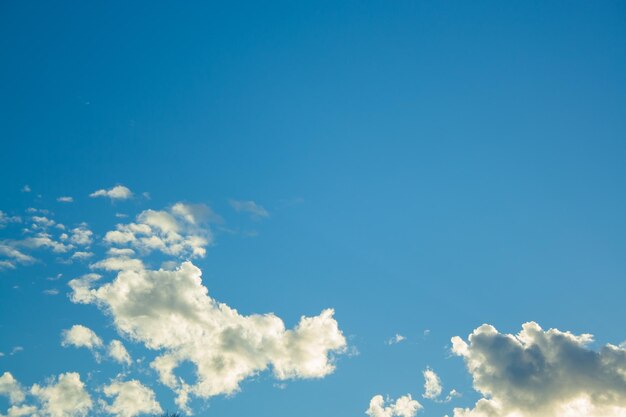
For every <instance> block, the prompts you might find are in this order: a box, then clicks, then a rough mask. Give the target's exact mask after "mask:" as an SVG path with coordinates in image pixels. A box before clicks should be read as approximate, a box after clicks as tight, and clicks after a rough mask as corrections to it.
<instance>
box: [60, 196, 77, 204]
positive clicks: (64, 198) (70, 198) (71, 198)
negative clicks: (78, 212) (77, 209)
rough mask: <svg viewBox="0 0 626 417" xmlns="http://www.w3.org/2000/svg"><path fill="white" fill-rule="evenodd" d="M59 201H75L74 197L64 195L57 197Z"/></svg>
mask: <svg viewBox="0 0 626 417" xmlns="http://www.w3.org/2000/svg"><path fill="white" fill-rule="evenodd" d="M57 201H58V202H59V203H73V202H74V198H73V197H68V196H64V197H59V198H57Z"/></svg>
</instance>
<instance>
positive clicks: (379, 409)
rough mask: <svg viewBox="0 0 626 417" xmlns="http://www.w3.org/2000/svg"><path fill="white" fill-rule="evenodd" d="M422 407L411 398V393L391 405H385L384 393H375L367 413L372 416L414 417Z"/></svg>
mask: <svg viewBox="0 0 626 417" xmlns="http://www.w3.org/2000/svg"><path fill="white" fill-rule="evenodd" d="M421 409H422V405H421V404H420V403H419V402H417V401H416V400H414V399H413V398H411V394H407V395H403V396H402V397H400V398H398V399H397V400H396V402H395V403H393V402H392V403H391V404H389V405H385V399H384V398H383V396H382V395H375V396H374V397H372V399H371V400H370V405H369V408H368V409H367V411H365V414H367V415H368V416H370V417H395V416H397V417H414V416H415V415H416V414H417V412H418V411H419V410H421Z"/></svg>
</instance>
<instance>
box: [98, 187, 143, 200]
mask: <svg viewBox="0 0 626 417" xmlns="http://www.w3.org/2000/svg"><path fill="white" fill-rule="evenodd" d="M132 196H133V193H132V191H130V190H129V189H128V188H127V187H124V186H123V185H116V186H115V187H113V188H110V189H108V190H105V189H101V190H98V191H94V192H93V193H91V194H89V197H91V198H96V197H108V198H110V199H111V200H126V199H128V198H131V197H132Z"/></svg>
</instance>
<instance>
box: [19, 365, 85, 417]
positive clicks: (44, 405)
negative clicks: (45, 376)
mask: <svg viewBox="0 0 626 417" xmlns="http://www.w3.org/2000/svg"><path fill="white" fill-rule="evenodd" d="M30 392H31V394H32V395H34V396H35V397H37V398H38V400H39V402H40V404H41V407H40V409H39V413H40V414H41V416H48V417H84V416H86V415H87V413H89V411H90V410H91V409H92V407H93V402H92V400H91V397H90V396H89V394H88V393H87V391H86V390H85V384H84V383H83V382H82V381H81V380H80V375H79V374H78V373H76V372H67V373H64V374H61V375H59V377H58V380H54V379H53V380H52V381H50V383H49V384H48V385H45V386H40V385H38V384H35V385H33V387H32V388H31V390H30ZM38 415H39V414H35V416H38Z"/></svg>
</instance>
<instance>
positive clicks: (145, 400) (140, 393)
mask: <svg viewBox="0 0 626 417" xmlns="http://www.w3.org/2000/svg"><path fill="white" fill-rule="evenodd" d="M103 391H104V395H106V396H107V397H109V398H110V397H115V399H114V400H113V403H111V404H105V406H104V409H105V411H106V412H108V413H109V414H114V415H116V416H119V417H134V416H137V415H139V414H157V413H161V412H163V410H162V409H161V406H160V405H159V403H158V402H157V401H156V398H155V395H154V391H152V390H151V389H150V388H148V387H146V386H144V385H142V384H141V382H139V381H137V380H134V379H133V380H130V381H125V382H122V381H115V382H113V383H111V384H110V385H107V386H105V387H104V390H103Z"/></svg>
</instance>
